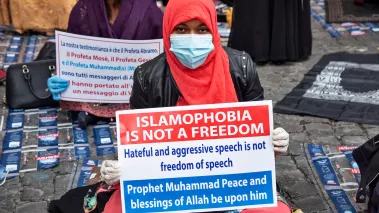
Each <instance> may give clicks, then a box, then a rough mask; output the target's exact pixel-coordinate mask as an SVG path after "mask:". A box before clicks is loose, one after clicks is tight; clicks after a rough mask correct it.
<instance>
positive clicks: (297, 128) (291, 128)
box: [277, 122, 304, 133]
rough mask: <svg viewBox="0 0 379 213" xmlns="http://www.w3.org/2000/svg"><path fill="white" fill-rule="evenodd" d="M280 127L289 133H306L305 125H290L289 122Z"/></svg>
mask: <svg viewBox="0 0 379 213" xmlns="http://www.w3.org/2000/svg"><path fill="white" fill-rule="evenodd" d="M277 127H278V126H277ZM280 127H282V128H283V129H285V130H286V131H287V132H288V133H301V132H303V131H304V127H303V125H300V124H294V123H289V122H286V123H282V124H280Z"/></svg>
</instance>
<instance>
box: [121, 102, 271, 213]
mask: <svg viewBox="0 0 379 213" xmlns="http://www.w3.org/2000/svg"><path fill="white" fill-rule="evenodd" d="M116 116H117V135H118V140H117V141H118V160H119V162H120V168H121V179H120V184H121V197H122V207H123V213H141V212H212V211H226V210H236V209H246V208H262V207H273V206H276V205H277V200H276V178H275V157H274V156H275V154H274V148H273V144H272V129H273V122H272V103H271V101H260V102H244V103H229V104H215V105H199V106H185V107H171V108H154V109H139V110H128V111H121V112H117V113H116Z"/></svg>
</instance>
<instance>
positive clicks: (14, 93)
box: [6, 59, 59, 109]
mask: <svg viewBox="0 0 379 213" xmlns="http://www.w3.org/2000/svg"><path fill="white" fill-rule="evenodd" d="M55 67H56V60H55V59H52V60H41V61H33V62H30V63H20V64H14V65H11V66H9V67H8V70H7V79H6V101H7V105H8V107H9V108H10V109H31V108H39V107H47V106H58V104H59V102H58V101H55V100H54V99H53V98H52V95H51V93H50V91H49V90H48V87H47V79H48V78H50V77H51V76H52V75H54V74H55Z"/></svg>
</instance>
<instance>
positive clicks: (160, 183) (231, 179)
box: [124, 171, 273, 213]
mask: <svg viewBox="0 0 379 213" xmlns="http://www.w3.org/2000/svg"><path fill="white" fill-rule="evenodd" d="M271 178H272V172H271V171H266V172H255V173H244V174H232V175H216V176H203V177H185V178H172V179H163V180H160V179H155V180H137V181H124V198H125V199H126V200H128V201H129V202H130V203H129V204H128V205H126V206H127V208H126V212H141V213H142V212H146V211H149V212H164V211H183V210H195V209H208V208H230V207H234V206H236V205H240V206H250V205H257V204H271V203H273V194H272V182H271ZM231 192H232V193H231ZM147 209H148V210H147Z"/></svg>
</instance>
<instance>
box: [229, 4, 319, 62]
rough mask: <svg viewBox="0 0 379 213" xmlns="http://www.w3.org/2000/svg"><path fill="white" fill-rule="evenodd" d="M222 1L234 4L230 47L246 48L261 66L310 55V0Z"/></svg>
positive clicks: (297, 59) (243, 49)
mask: <svg viewBox="0 0 379 213" xmlns="http://www.w3.org/2000/svg"><path fill="white" fill-rule="evenodd" d="M222 1H223V2H225V3H229V4H232V5H233V24H232V27H231V32H230V37H229V44H228V46H229V47H232V48H234V49H238V50H241V51H246V52H247V53H249V54H250V56H251V57H252V58H253V60H254V61H255V62H256V63H258V64H260V65H263V64H265V63H267V62H270V61H271V62H274V63H275V64H281V63H284V62H286V61H300V60H305V59H307V58H308V57H309V56H310V55H311V53H312V30H311V14H310V10H311V8H310V1H306V0H265V1H252V0H222Z"/></svg>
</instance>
